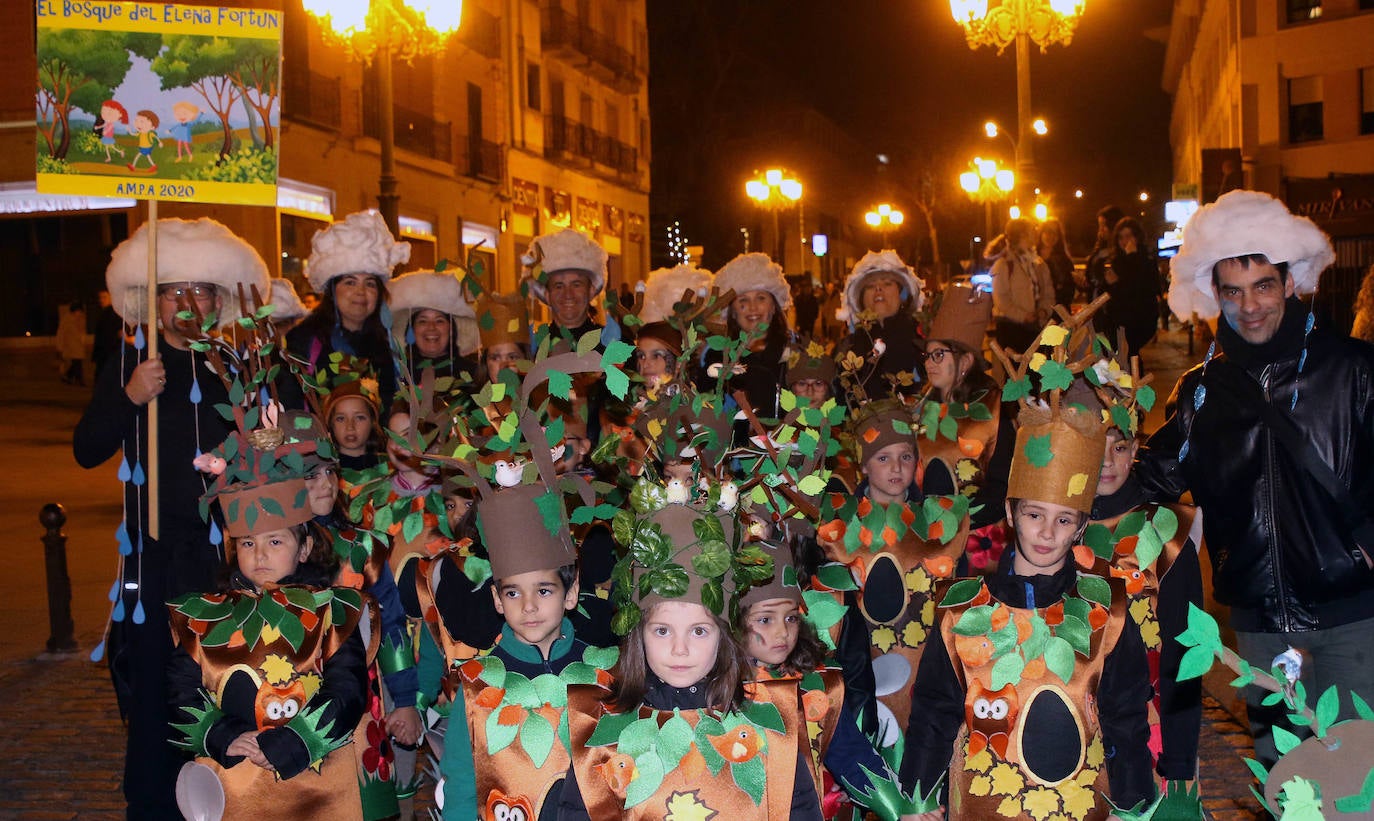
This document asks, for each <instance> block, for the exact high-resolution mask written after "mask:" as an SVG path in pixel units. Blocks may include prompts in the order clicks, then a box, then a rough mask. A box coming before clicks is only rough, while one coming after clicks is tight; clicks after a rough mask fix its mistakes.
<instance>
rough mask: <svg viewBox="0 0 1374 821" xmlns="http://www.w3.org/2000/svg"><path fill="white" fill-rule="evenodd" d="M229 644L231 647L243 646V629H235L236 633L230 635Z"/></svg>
mask: <svg viewBox="0 0 1374 821" xmlns="http://www.w3.org/2000/svg"><path fill="white" fill-rule="evenodd" d="M229 646H230V647H242V646H243V631H242V630H235V631H234V634H233V635H232V636H230V637H229Z"/></svg>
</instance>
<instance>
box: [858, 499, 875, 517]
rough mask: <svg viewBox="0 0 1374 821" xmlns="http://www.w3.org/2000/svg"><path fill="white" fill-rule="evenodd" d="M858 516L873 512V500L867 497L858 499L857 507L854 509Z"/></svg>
mask: <svg viewBox="0 0 1374 821" xmlns="http://www.w3.org/2000/svg"><path fill="white" fill-rule="evenodd" d="M856 512H857V513H858V514H859V515H860V516H867V515H868V514H870V513H872V512H873V502H872V501H871V500H870V499H869V498H868V497H867V496H865V497H863V498H862V499H860V500H859V507H858V510H857V511H856Z"/></svg>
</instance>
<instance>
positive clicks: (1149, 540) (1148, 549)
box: [1135, 525, 1164, 567]
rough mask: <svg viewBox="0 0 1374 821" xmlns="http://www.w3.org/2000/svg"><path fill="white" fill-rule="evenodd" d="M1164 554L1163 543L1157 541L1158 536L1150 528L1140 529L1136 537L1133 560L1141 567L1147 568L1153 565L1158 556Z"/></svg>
mask: <svg viewBox="0 0 1374 821" xmlns="http://www.w3.org/2000/svg"><path fill="white" fill-rule="evenodd" d="M1163 552H1164V543H1163V542H1161V541H1160V540H1159V534H1157V533H1156V532H1155V529H1154V528H1153V527H1150V526H1148V525H1147V526H1145V527H1142V528H1141V529H1140V533H1139V535H1137V536H1136V543H1135V559H1136V562H1138V563H1139V565H1140V566H1141V567H1149V566H1150V565H1152V564H1154V562H1155V559H1158V558H1159V554H1161V553H1163Z"/></svg>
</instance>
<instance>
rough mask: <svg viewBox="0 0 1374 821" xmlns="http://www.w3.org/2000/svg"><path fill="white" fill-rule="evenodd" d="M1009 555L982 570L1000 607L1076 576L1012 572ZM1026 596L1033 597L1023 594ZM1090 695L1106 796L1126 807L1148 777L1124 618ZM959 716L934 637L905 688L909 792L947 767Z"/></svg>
mask: <svg viewBox="0 0 1374 821" xmlns="http://www.w3.org/2000/svg"><path fill="white" fill-rule="evenodd" d="M1012 558H1013V557H1012V554H1011V552H1010V548H1009V549H1008V553H1007V554H1006V555H1005V556H1004V557H1003V563H1002V567H1003V568H1005V569H1004V570H1003V571H1002V572H1000V573H998V574H997V575H994V576H988V577H986V581H987V585H988V591H989V592H990V593H991V594H992V596H993V598H995V599H997V600H998V601H1001V602H1002V603H1003V604H1006V605H1007V606H1008V607H1015V608H1025V607H1028V606H1034V605H1035V603H1037V602H1038V603H1041V604H1042V605H1047V604H1050V603H1053V602H1056V601H1058V600H1059V599H1060V598H1062V597H1063V596H1064V594H1065V592H1067V591H1068V590H1069V589H1070V587H1071V586H1072V585H1074V584H1075V583H1076V582H1077V576H1078V574H1077V572H1076V570H1075V568H1074V565H1073V563H1072V562H1066V563H1065V565H1064V568H1063V569H1061V570H1060V571H1059V572H1058V573H1054V574H1051V575H1038V576H1017V575H1014V574H1013V573H1012V572H1011V568H1012V566H1013V563H1014V562H1013V561H1012ZM1032 598H1033V601H1031V600H1028V599H1032ZM1094 695H1095V697H1096V700H1097V717H1098V722H1099V726H1100V727H1101V731H1102V745H1103V749H1104V750H1105V752H1106V755H1107V777H1108V782H1109V786H1110V791H1111V799H1112V801H1113V802H1114V803H1115V804H1116V805H1117V806H1119V807H1133V806H1135V805H1136V804H1138V803H1140V802H1141V801H1145V800H1149V799H1153V798H1154V795H1155V787H1154V776H1153V774H1152V772H1151V768H1150V750H1149V747H1148V746H1147V745H1148V742H1149V734H1150V730H1149V726H1148V718H1147V717H1148V708H1147V702H1148V701H1149V699H1150V695H1151V688H1150V675H1149V666H1148V663H1147V662H1146V659H1145V645H1144V643H1143V642H1142V641H1141V638H1140V631H1139V630H1137V629H1136V627H1135V624H1134V622H1131V621H1130V620H1129V619H1128V620H1127V624H1126V625H1125V626H1124V627H1123V629H1122V631H1121V637H1120V638H1119V639H1117V642H1116V646H1115V647H1114V648H1112V651H1111V652H1110V653H1108V654H1107V657H1106V658H1105V659H1104V660H1103V663H1102V677H1101V678H1100V679H1099V681H1098V685H1097V690H1096V692H1095V694H1094ZM963 723H964V688H963V686H962V685H960V683H959V677H958V675H957V674H956V673H955V671H954V664H953V662H952V660H951V659H950V657H949V650H948V649H947V648H946V647H945V643H944V641H942V640H939V639H938V637H937V638H936V639H934V640H932V641H930V642H928V643H927V644H926V650H925V653H924V654H923V655H922V656H921V664H920V667H919V668H917V671H916V682H915V684H914V685H913V687H912V699H911V718H910V720H909V721H908V724H907V733H906V740H905V744H906V752H905V755H904V756H903V758H902V769H901V780H902V787H903V789H904V790H906V791H907V792H908V793H909V792H911V791H912V790H913V789H914V788H915V787H916V786H917V785H919V787H920V790H921V792H922V794H924V792H925V791H927V790H929V789H930V785H932V784H934V783H935V781H936V779H938V778H940V777H941V776H943V775H944V774H945V773H946V772H947V771H948V770H949V765H950V761H951V760H952V756H953V749H954V742H955V739H956V738H957V737H958V734H959V728H960V727H961V726H962V725H963Z"/></svg>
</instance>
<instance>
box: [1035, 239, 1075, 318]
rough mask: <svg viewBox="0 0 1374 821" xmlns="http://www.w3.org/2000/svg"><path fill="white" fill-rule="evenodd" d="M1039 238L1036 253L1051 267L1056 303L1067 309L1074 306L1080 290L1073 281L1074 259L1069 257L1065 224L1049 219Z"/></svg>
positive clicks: (1051, 279)
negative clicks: (1074, 299)
mask: <svg viewBox="0 0 1374 821" xmlns="http://www.w3.org/2000/svg"><path fill="white" fill-rule="evenodd" d="M1037 236H1038V238H1039V239H1038V242H1037V245H1036V249H1035V252H1036V253H1037V254H1039V255H1040V258H1041V259H1043V260H1044V261H1045V264H1046V265H1047V266H1049V269H1050V281H1051V282H1053V283H1054V302H1055V304H1056V305H1063V306H1064V307H1065V308H1067V307H1069V306H1071V305H1073V298H1074V293H1075V292H1076V291H1077V290H1078V288H1077V286H1076V285H1075V284H1074V281H1073V257H1071V256H1069V240H1068V238H1067V237H1065V236H1064V223H1062V222H1060V221H1059V220H1057V219H1047V220H1045V221H1044V222H1042V223H1040V231H1039V232H1038V233H1037Z"/></svg>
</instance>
